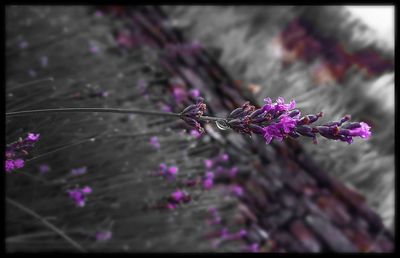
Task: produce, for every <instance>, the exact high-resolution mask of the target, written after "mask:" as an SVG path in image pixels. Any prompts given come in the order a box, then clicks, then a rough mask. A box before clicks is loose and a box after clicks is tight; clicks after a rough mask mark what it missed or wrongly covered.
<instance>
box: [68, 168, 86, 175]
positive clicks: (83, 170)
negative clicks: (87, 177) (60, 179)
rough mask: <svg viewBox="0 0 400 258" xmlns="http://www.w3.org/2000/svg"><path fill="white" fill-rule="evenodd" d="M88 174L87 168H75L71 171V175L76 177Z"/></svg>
mask: <svg viewBox="0 0 400 258" xmlns="http://www.w3.org/2000/svg"><path fill="white" fill-rule="evenodd" d="M86 173H87V168H86V167H80V168H74V169H71V175H74V176H79V175H83V174H86Z"/></svg>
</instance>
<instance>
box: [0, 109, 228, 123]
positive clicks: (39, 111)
mask: <svg viewBox="0 0 400 258" xmlns="http://www.w3.org/2000/svg"><path fill="white" fill-rule="evenodd" d="M87 112H89V113H96V112H98V113H118V114H142V115H152V116H172V117H177V118H180V114H179V113H171V112H160V111H148V110H141V109H122V108H53V109H36V110H23V111H15V112H8V113H6V116H7V117H13V116H26V115H40V114H50V113H53V114H54V113H56V114H57V113H87ZM199 120H203V121H226V119H225V118H220V117H211V116H201V117H199Z"/></svg>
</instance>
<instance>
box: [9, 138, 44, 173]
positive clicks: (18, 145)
mask: <svg viewBox="0 0 400 258" xmlns="http://www.w3.org/2000/svg"><path fill="white" fill-rule="evenodd" d="M39 136H40V134H35V133H28V135H27V136H26V137H25V139H22V138H19V139H18V140H17V141H15V142H13V143H11V144H8V145H7V146H6V152H5V170H6V172H7V173H10V172H11V171H13V170H16V169H19V168H22V167H24V165H25V161H24V157H26V156H27V155H28V154H29V152H28V151H29V150H30V149H32V148H33V147H34V145H35V143H36V142H37V141H38V140H39Z"/></svg>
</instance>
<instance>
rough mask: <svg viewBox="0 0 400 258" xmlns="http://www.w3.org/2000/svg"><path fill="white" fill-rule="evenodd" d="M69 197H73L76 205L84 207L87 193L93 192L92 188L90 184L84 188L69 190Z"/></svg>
mask: <svg viewBox="0 0 400 258" xmlns="http://www.w3.org/2000/svg"><path fill="white" fill-rule="evenodd" d="M67 193H68V196H69V198H71V199H72V200H73V201H74V203H75V205H76V207H84V206H85V203H86V195H88V194H91V193H92V188H91V187H89V186H85V187H83V188H79V187H77V188H75V189H71V190H67Z"/></svg>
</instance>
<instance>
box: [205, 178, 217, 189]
mask: <svg viewBox="0 0 400 258" xmlns="http://www.w3.org/2000/svg"><path fill="white" fill-rule="evenodd" d="M213 185H214V180H213V179H212V178H206V179H204V180H203V187H204V189H206V190H209V189H211V188H212V187H213Z"/></svg>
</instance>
